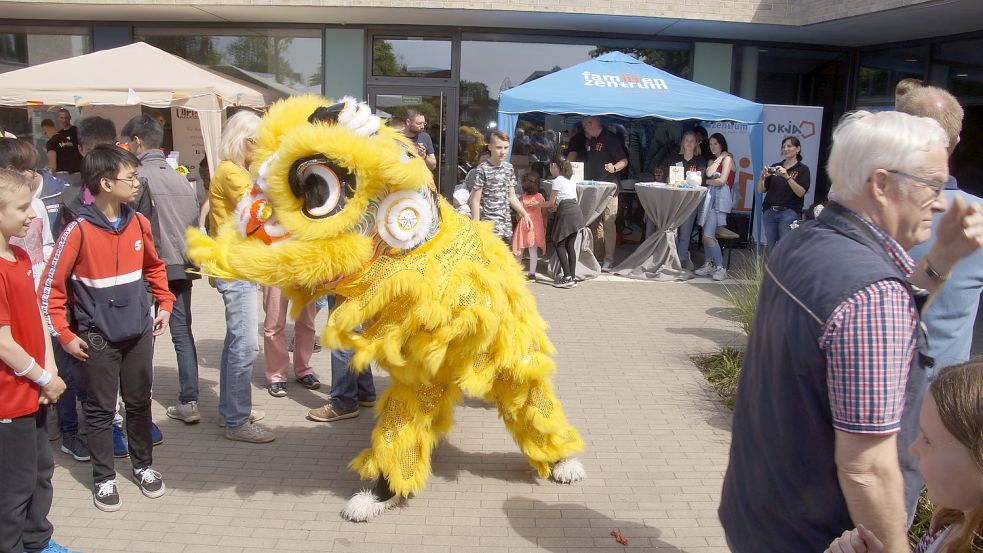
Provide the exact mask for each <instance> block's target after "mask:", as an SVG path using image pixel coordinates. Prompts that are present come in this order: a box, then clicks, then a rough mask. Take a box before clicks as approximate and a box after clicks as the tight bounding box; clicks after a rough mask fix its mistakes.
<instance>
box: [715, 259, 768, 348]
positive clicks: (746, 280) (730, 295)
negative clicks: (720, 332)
mask: <svg viewBox="0 0 983 553" xmlns="http://www.w3.org/2000/svg"><path fill="white" fill-rule="evenodd" d="M764 274H765V271H764V262H763V261H762V260H760V259H756V260H754V262H753V264H752V265H751V266H750V267H746V268H743V269H740V270H737V271H734V272H733V273H732V275H731V276H733V277H734V281H733V282H734V283H733V284H729V285H728V286H726V287H725V289H726V290H727V301H729V302H730V304H731V305H732V306H733V307H734V309H735V310H737V321H738V323H739V324H740V325H741V330H743V331H744V334H750V333H751V323H752V322H753V321H754V309H755V307H757V305H758V291H759V290H760V289H761V279H762V278H763V277H764Z"/></svg>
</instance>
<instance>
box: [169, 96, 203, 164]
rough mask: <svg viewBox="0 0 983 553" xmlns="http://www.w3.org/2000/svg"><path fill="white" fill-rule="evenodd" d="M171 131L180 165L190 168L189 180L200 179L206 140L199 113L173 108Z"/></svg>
mask: <svg viewBox="0 0 983 553" xmlns="http://www.w3.org/2000/svg"><path fill="white" fill-rule="evenodd" d="M171 129H172V134H173V136H174V150H173V151H175V152H178V154H179V157H178V163H180V164H181V165H184V166H185V167H187V168H188V171H189V173H188V178H189V179H192V180H195V179H197V178H198V164H199V163H200V162H201V161H202V160H203V159H204V158H205V139H204V138H203V137H202V134H201V124H200V123H199V121H198V112H197V111H195V110H193V109H188V108H183V107H174V108H171Z"/></svg>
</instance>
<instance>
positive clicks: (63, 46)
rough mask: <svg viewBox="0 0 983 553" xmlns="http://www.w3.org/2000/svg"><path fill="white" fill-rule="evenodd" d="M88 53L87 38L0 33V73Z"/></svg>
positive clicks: (81, 36) (85, 36) (67, 35)
mask: <svg viewBox="0 0 983 553" xmlns="http://www.w3.org/2000/svg"><path fill="white" fill-rule="evenodd" d="M91 50H92V46H91V45H90V42H89V36H88V35H80V34H64V35H55V34H33V33H0V73H3V72H4V71H11V70H13V69H20V68H22V67H24V66H25V65H38V64H42V63H48V62H49V61H55V60H61V59H65V58H71V57H75V56H81V55H82V54H88V53H89V52H90V51H91Z"/></svg>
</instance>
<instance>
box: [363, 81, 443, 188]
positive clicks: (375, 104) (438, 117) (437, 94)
mask: <svg viewBox="0 0 983 553" xmlns="http://www.w3.org/2000/svg"><path fill="white" fill-rule="evenodd" d="M367 88H368V96H369V105H371V106H372V109H373V110H375V113H376V115H378V116H380V117H382V118H383V119H388V118H390V117H402V118H404V119H405V118H406V117H407V116H408V115H409V114H410V113H412V112H414V111H415V112H418V113H420V114H422V115H423V118H424V121H423V129H424V132H426V133H427V134H428V135H429V136H430V139H431V141H432V142H433V148H434V157H435V159H436V162H437V166H436V167H435V168H434V169H433V173H434V183H435V184H436V185H437V190H439V191H440V193H441V194H443V195H444V196H445V197H448V198H449V197H450V195H451V194H452V193H453V192H454V186H455V185H456V184H457V178H456V173H457V111H458V110H457V89H455V88H452V87H442V86H413V85H389V84H386V85H369V86H368V87H367ZM409 132H412V130H410V131H409Z"/></svg>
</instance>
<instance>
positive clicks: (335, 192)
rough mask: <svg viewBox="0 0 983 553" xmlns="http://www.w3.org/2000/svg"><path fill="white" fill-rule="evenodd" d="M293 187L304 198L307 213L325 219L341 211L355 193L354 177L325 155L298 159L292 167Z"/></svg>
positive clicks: (291, 183)
mask: <svg viewBox="0 0 983 553" xmlns="http://www.w3.org/2000/svg"><path fill="white" fill-rule="evenodd" d="M289 180H290V191H291V192H293V194H294V196H297V198H299V199H301V200H303V202H304V206H303V208H302V210H303V212H304V215H306V216H307V217H310V218H311V219H324V218H325V217H330V216H332V215H334V214H335V213H337V212H339V211H341V209H342V208H343V207H345V200H346V199H347V198H350V197H351V196H352V193H353V191H354V188H355V177H354V175H352V174H351V173H350V172H348V170H347V169H345V168H344V167H340V166H338V165H337V164H335V163H333V162H332V161H331V160H329V159H328V158H326V157H324V156H322V155H313V156H308V157H304V158H301V159H298V160H297V161H295V162H294V164H293V166H292V167H291V168H290V178H289Z"/></svg>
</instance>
